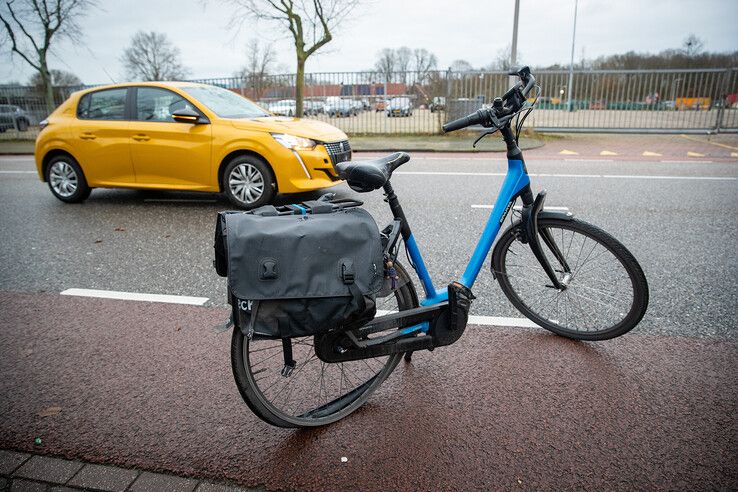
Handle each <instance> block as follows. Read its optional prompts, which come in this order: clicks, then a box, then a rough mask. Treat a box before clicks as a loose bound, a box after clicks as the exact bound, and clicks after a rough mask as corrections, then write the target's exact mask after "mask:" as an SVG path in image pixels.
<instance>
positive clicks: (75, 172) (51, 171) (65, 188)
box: [46, 155, 91, 203]
mask: <svg viewBox="0 0 738 492" xmlns="http://www.w3.org/2000/svg"><path fill="white" fill-rule="evenodd" d="M46 182H47V183H49V189H50V190H51V193H53V195H54V196H55V197H57V198H58V199H59V200H61V201H63V202H67V203H79V202H83V201H84V200H86V199H87V197H89V196H90V191H91V189H90V187H89V186H88V185H87V180H86V179H85V175H84V173H83V172H82V168H81V167H80V166H79V164H78V163H77V161H75V160H74V159H73V158H72V157H71V156H66V155H62V156H57V157H54V158H53V159H51V161H49V165H48V167H47V168H46Z"/></svg>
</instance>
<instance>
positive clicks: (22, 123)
mask: <svg viewBox="0 0 738 492" xmlns="http://www.w3.org/2000/svg"><path fill="white" fill-rule="evenodd" d="M18 131H19V132H26V131H28V120H27V119H25V118H24V119H20V120H18Z"/></svg>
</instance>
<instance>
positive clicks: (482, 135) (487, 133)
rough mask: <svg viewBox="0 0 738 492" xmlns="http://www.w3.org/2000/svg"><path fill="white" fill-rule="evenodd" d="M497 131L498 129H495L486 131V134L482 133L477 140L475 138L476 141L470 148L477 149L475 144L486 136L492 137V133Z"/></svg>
mask: <svg viewBox="0 0 738 492" xmlns="http://www.w3.org/2000/svg"><path fill="white" fill-rule="evenodd" d="M497 130H499V128H495V129H494V130H487V131H486V132H484V133H482V134H481V135H479V137H478V138H477V139H476V140H475V141H474V143H473V144H472V148H473V149H476V148H477V144H478V143H479V141H480V140H482V139H483V138H484V137H486V136H487V135H492V134H493V133H495V132H496V131H497Z"/></svg>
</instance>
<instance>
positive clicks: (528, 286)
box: [492, 218, 648, 340]
mask: <svg viewBox="0 0 738 492" xmlns="http://www.w3.org/2000/svg"><path fill="white" fill-rule="evenodd" d="M538 228H539V232H540V233H541V234H546V233H547V234H548V235H549V237H550V238H551V239H552V240H553V242H554V243H555V244H556V246H557V247H558V249H559V251H560V252H561V253H562V255H563V257H564V259H565V262H566V264H567V265H568V267H569V271H568V272H567V271H565V270H566V269H565V268H564V267H563V266H562V263H561V262H559V261H558V260H557V259H556V257H555V256H554V254H553V253H552V251H551V249H550V248H548V247H547V246H546V245H545V243H544V242H543V241H541V247H542V248H543V250H544V253H545V254H546V257H547V258H548V261H549V262H550V264H551V266H552V268H553V269H554V270H555V272H556V273H557V275H558V279H559V282H561V283H564V284H566V289H564V290H561V291H559V290H557V289H556V288H554V287H553V286H552V285H551V280H550V279H549V278H548V276H547V275H546V273H545V272H544V271H543V268H542V267H541V265H540V263H539V262H538V260H537V259H536V258H535V256H534V255H533V252H532V251H531V249H530V246H529V245H528V244H523V243H522V242H521V241H520V223H519V222H518V223H516V224H513V225H512V226H511V227H510V228H508V229H507V230H506V231H505V232H504V233H503V235H502V237H501V238H500V240H499V241H498V243H497V245H496V246H495V249H494V251H493V253H492V269H493V273H494V274H495V277H496V278H497V280H498V282H499V283H500V287H501V288H502V291H503V292H504V293H505V295H506V296H507V298H508V299H509V300H510V302H512V304H513V305H514V306H515V307H516V308H517V309H518V310H519V311H520V312H521V313H522V314H524V315H525V316H526V317H527V318H528V319H530V320H532V321H533V322H535V323H537V324H538V325H539V326H541V327H543V328H545V329H547V330H550V331H552V332H554V333H556V334H558V335H561V336H565V337H568V338H573V339H576V340H607V339H609V338H614V337H618V336H620V335H622V334H624V333H627V332H628V331H630V330H631V329H633V327H634V326H636V325H637V324H638V323H639V322H640V320H641V319H642V318H643V315H644V314H645V313H646V309H647V307H648V284H647V282H646V277H645V275H644V274H643V270H642V269H641V267H640V265H639V264H638V262H637V261H636V259H635V258H634V257H633V255H632V254H631V253H630V251H628V250H627V249H626V248H625V246H623V245H622V244H621V243H620V242H619V241H618V240H617V239H615V238H613V237H612V236H611V235H609V234H608V233H606V232H604V231H603V230H602V229H599V228H598V227H595V226H593V225H591V224H588V223H586V222H583V221H581V220H577V219H570V220H566V219H554V218H541V219H539V220H538Z"/></svg>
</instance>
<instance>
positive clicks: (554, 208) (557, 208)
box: [471, 205, 569, 212]
mask: <svg viewBox="0 0 738 492" xmlns="http://www.w3.org/2000/svg"><path fill="white" fill-rule="evenodd" d="M471 208H494V205H472V206H471ZM521 208H522V207H519V206H518V207H515V209H521ZM543 210H559V211H562V212H568V211H569V207H549V206H548V205H546V206H544V207H543Z"/></svg>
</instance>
